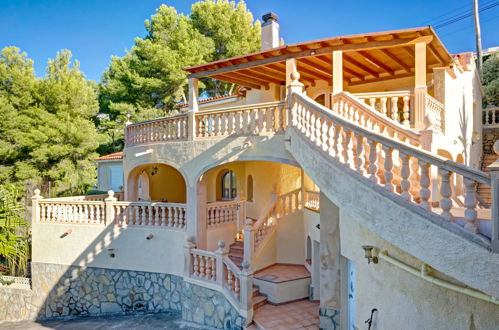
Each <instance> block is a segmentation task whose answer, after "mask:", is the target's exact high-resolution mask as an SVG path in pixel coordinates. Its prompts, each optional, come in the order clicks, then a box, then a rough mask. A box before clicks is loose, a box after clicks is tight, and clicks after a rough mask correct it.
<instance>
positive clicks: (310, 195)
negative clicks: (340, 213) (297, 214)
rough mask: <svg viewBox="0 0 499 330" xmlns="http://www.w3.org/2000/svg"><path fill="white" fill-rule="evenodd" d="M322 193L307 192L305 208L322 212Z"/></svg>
mask: <svg viewBox="0 0 499 330" xmlns="http://www.w3.org/2000/svg"><path fill="white" fill-rule="evenodd" d="M319 200H320V192H318V191H306V192H305V207H306V208H308V209H310V210H313V211H319V210H320V203H319Z"/></svg>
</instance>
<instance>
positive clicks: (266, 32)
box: [262, 12, 279, 50]
mask: <svg viewBox="0 0 499 330" xmlns="http://www.w3.org/2000/svg"><path fill="white" fill-rule="evenodd" d="M262 20H263V24H262V50H265V49H270V48H275V47H279V24H278V23H277V15H276V14H274V13H272V12H270V13H267V14H265V15H263V16H262Z"/></svg>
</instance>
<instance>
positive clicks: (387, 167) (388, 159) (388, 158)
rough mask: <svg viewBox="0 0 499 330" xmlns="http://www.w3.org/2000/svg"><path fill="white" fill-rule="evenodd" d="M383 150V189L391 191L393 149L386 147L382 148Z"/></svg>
mask: <svg viewBox="0 0 499 330" xmlns="http://www.w3.org/2000/svg"><path fill="white" fill-rule="evenodd" d="M382 148H383V154H384V157H385V161H384V163H383V169H384V172H385V173H383V177H384V179H385V185H384V187H385V189H387V190H388V191H393V184H392V179H393V172H392V170H393V159H392V154H393V149H392V148H390V147H388V146H385V145H384V146H382Z"/></svg>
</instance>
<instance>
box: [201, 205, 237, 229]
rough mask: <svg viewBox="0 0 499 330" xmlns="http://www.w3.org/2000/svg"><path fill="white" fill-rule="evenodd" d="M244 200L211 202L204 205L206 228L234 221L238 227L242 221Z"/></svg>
mask: <svg viewBox="0 0 499 330" xmlns="http://www.w3.org/2000/svg"><path fill="white" fill-rule="evenodd" d="M244 208H245V201H239V200H233V201H222V202H213V203H208V204H207V205H206V225H207V227H208V228H216V227H218V226H222V225H227V224H232V223H235V224H237V226H238V228H240V227H242V225H243V221H244V215H245V214H246V212H245V209H244Z"/></svg>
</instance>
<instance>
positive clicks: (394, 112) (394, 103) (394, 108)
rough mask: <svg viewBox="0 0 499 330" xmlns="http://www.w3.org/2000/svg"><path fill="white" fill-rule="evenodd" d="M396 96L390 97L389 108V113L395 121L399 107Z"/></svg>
mask: <svg viewBox="0 0 499 330" xmlns="http://www.w3.org/2000/svg"><path fill="white" fill-rule="evenodd" d="M398 100H399V98H398V96H393V97H392V98H391V101H392V104H391V109H390V112H391V113H390V114H391V118H392V119H393V120H395V121H398V119H399V118H398V116H399V109H398Z"/></svg>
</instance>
